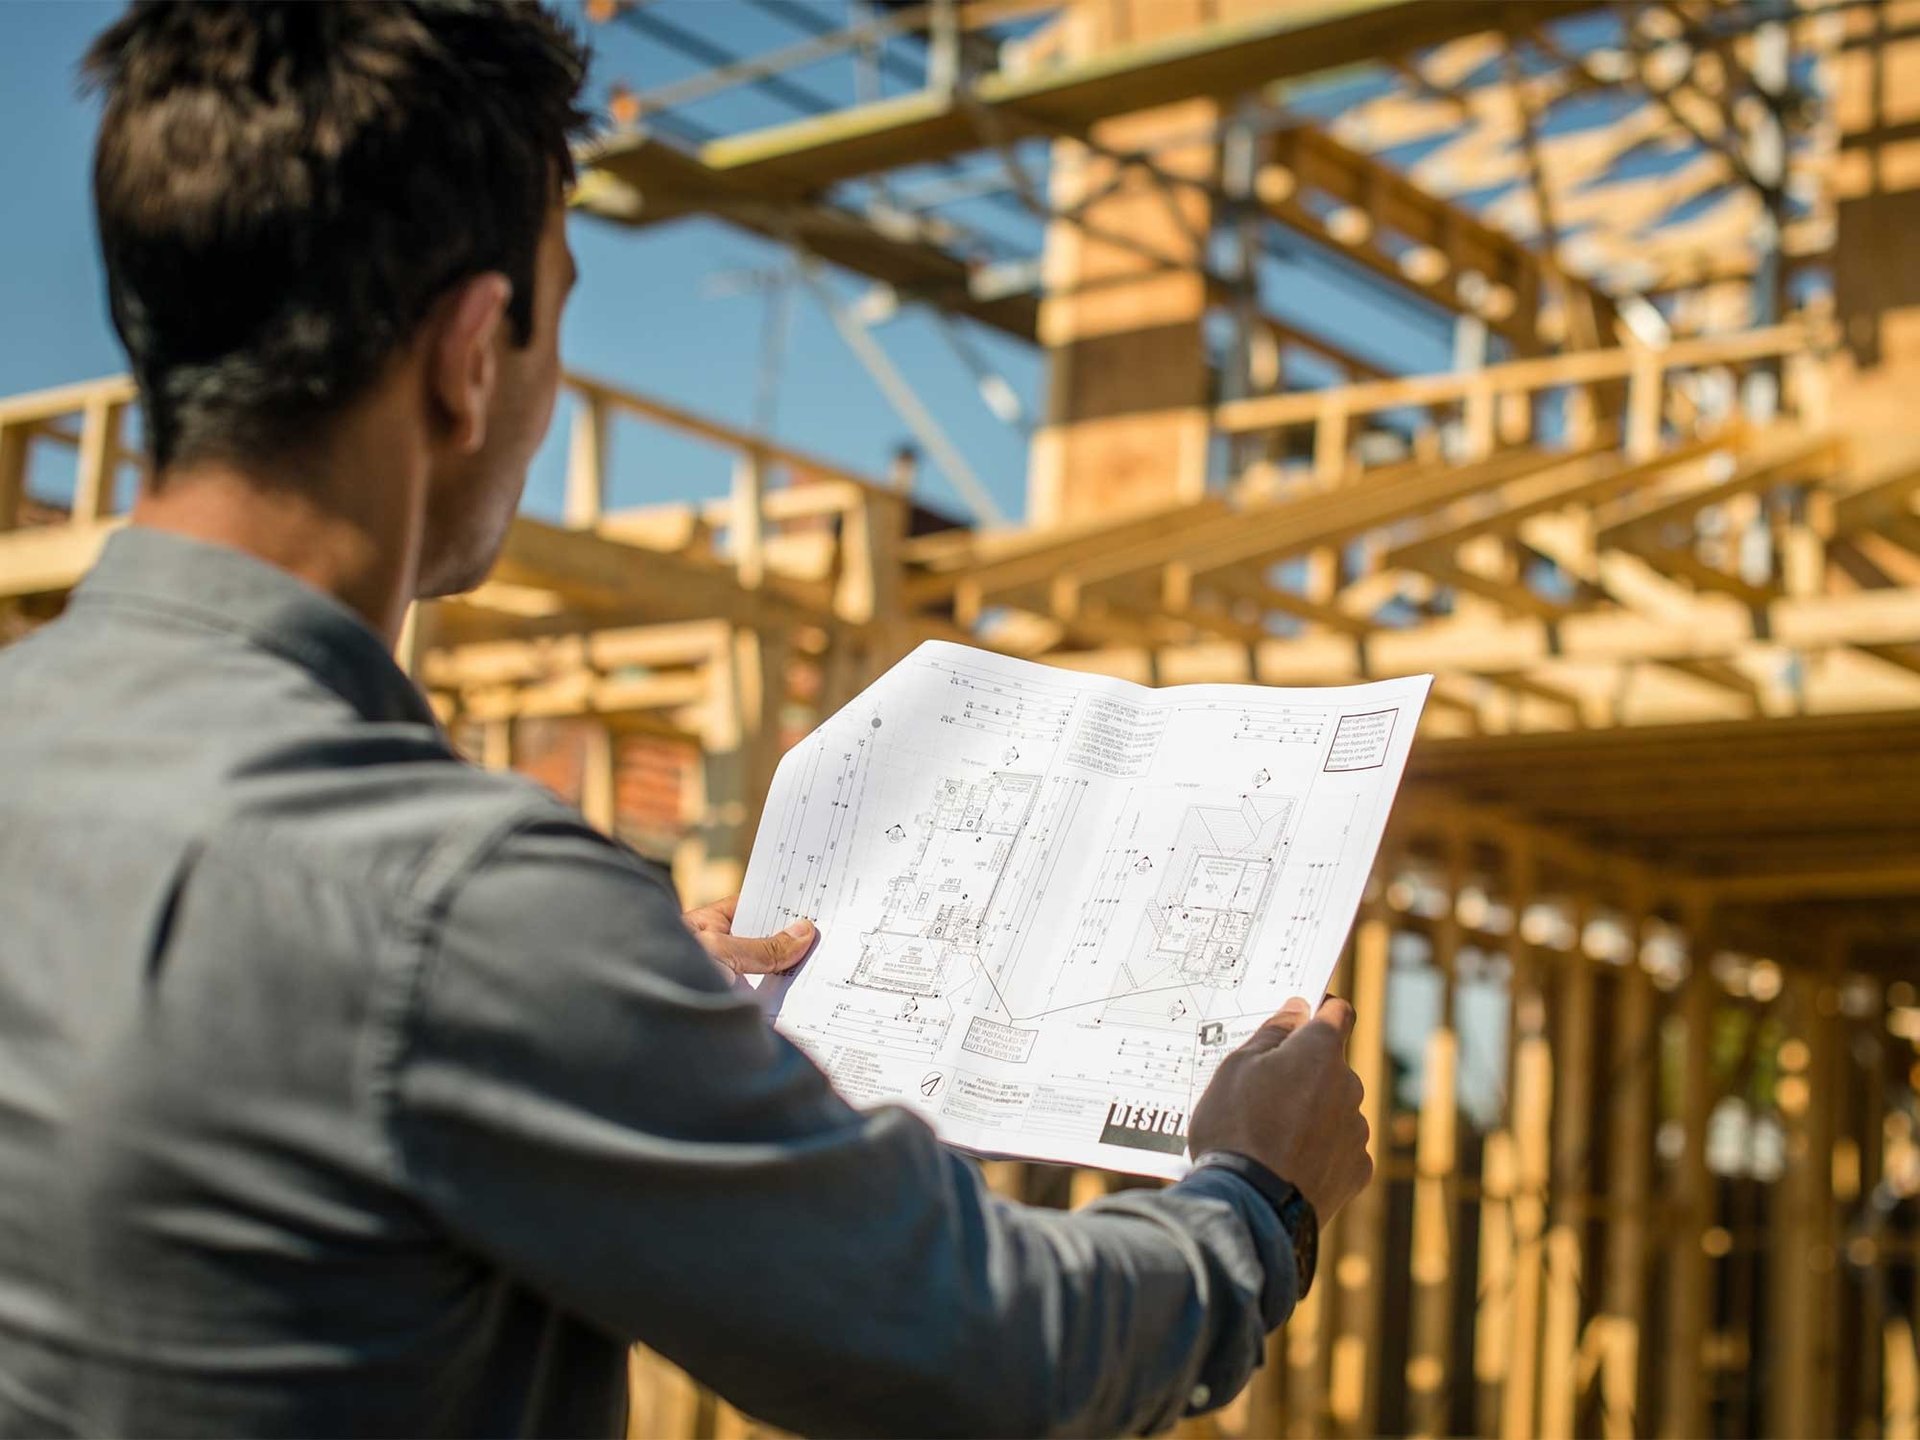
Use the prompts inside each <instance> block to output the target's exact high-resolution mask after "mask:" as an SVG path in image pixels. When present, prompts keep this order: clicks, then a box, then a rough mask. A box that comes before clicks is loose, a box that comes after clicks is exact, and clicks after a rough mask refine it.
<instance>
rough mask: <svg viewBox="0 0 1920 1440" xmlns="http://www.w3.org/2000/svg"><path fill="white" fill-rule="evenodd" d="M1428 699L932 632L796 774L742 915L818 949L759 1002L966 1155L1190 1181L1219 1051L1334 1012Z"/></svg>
mask: <svg viewBox="0 0 1920 1440" xmlns="http://www.w3.org/2000/svg"><path fill="white" fill-rule="evenodd" d="M1429 683H1430V681H1429V677H1426V676H1415V677H1412V678H1408V679H1403V680H1388V681H1381V682H1378V683H1375V684H1372V685H1358V686H1352V687H1348V688H1344V689H1300V690H1281V689H1274V688H1270V687H1266V686H1255V685H1185V686H1173V687H1169V688H1167V689H1159V690H1155V689H1148V688H1146V687H1144V686H1139V685H1132V684H1129V683H1127V682H1126V681H1123V680H1114V679H1110V678H1108V677H1106V676H1099V675H1083V674H1079V673H1077V672H1074V671H1070V670H1058V669H1054V668H1051V667H1049V666H1043V665H1035V664H1032V663H1029V662H1027V661H1023V660H1013V659H1008V658H1006V657H1004V656H1000V655H994V654H991V653H988V652H986V651H980V650H973V649H970V648H968V647H966V646H964V645H953V644H948V643H946V642H943V641H929V642H927V643H926V644H924V645H922V646H921V647H920V648H919V649H917V650H915V651H914V652H913V654H911V655H909V656H908V657H907V658H906V659H905V660H903V661H901V662H900V663H899V664H898V665H896V666H894V668H893V669H891V670H889V671H888V672H887V673H886V674H885V675H883V676H881V677H880V679H879V680H878V681H876V682H875V683H874V684H873V685H872V686H871V687H870V688H868V689H867V690H866V691H865V692H864V693H862V694H861V695H860V696H859V697H858V698H857V699H855V700H854V701H852V702H851V703H850V704H848V705H847V706H845V707H844V708H843V709H841V710H840V711H839V712H838V713H836V714H835V715H833V716H832V717H830V718H829V719H828V720H827V721H826V722H825V723H823V724H822V725H821V726H820V728H819V729H818V730H816V731H814V732H813V734H811V735H810V736H808V737H807V738H806V739H805V740H803V741H802V742H801V743H800V744H799V745H797V746H795V747H794V748H793V749H792V750H791V751H789V752H788V754H787V756H786V758H785V759H783V760H782V761H781V763H780V768H779V771H778V773H777V774H776V775H775V777H774V782H773V787H772V789H771V791H770V793H769V795H768V799H767V806H766V811H765V814H764V816H763V818H762V820H761V823H760V833H759V836H758V837H757V839H756V840H755V842H754V847H753V855H752V857H751V859H750V861H749V863H748V866H747V876H746V883H745V885H744V886H743V888H742V891H741V896H740V904H739V908H738V911H737V912H736V915H735V918H734V924H735V926H736V928H737V929H738V930H739V931H740V932H741V933H743V934H755V935H765V934H771V933H772V932H773V931H775V930H778V929H780V928H781V927H782V926H784V925H786V924H787V922H788V921H790V920H793V919H796V918H799V917H801V916H805V917H807V918H809V919H812V920H813V921H815V922H816V923H817V924H818V925H819V927H820V936H821V938H820V943H819V945H818V947H817V948H816V950H815V952H814V954H813V955H812V956H811V957H810V958H809V959H808V960H807V962H806V964H805V965H804V966H802V967H801V969H800V971H799V972H798V973H797V974H796V975H795V976H794V977H792V978H791V979H789V980H781V981H774V982H770V983H768V984H766V985H763V986H762V987H761V992H760V993H761V996H762V999H763V1001H764V1002H765V1003H766V1004H767V1007H768V1009H769V1011H770V1012H771V1013H773V1014H774V1015H775V1017H776V1018H775V1023H776V1024H777V1025H778V1026H779V1028H780V1029H781V1031H782V1032H783V1033H785V1034H786V1035H788V1036H789V1037H791V1038H792V1039H793V1040H794V1041H795V1042H796V1043H797V1044H799V1045H800V1046H801V1047H802V1048H803V1049H805V1050H806V1051H807V1053H808V1054H809V1055H811V1056H812V1057H813V1058H814V1059H815V1060H816V1061H817V1062H818V1063H819V1064H820V1066H821V1067H822V1068H823V1069H825V1070H826V1072H827V1073H828V1075H830V1076H831V1077H833V1079H834V1081H835V1083H836V1084H837V1085H838V1086H839V1087H840V1088H841V1090H842V1091H843V1092H844V1093H845V1094H847V1095H848V1096H849V1098H851V1099H854V1100H856V1101H858V1102H859V1103H862V1104H868V1103H875V1102H880V1101H894V1102H897V1103H899V1104H902V1105H907V1106H909V1107H911V1108H912V1109H914V1110H915V1111H917V1112H918V1113H919V1114H921V1115H923V1116H925V1117H926V1118H927V1120H929V1121H930V1122H931V1123H932V1124H933V1126H934V1128H935V1129H936V1130H937V1131H938V1132H939V1133H940V1135H941V1137H942V1138H943V1139H945V1140H947V1141H948V1142H949V1143H951V1144H955V1145H959V1146H961V1147H963V1148H966V1149H970V1150H974V1151H977V1152H980V1153H982V1154H991V1155H1008V1156H1016V1157H1020V1158H1024V1159H1033V1160H1048V1161H1057V1162H1065V1163H1072V1164H1078V1165H1096V1166H1103V1167H1105V1168H1107V1169H1113V1170H1124V1171H1131V1172H1134V1173H1138V1174H1145V1175H1161V1176H1177V1175H1179V1174H1181V1173H1183V1172H1184V1170H1185V1168H1186V1165H1187V1155H1186V1150H1187V1122H1188V1117H1189V1116H1190V1115H1191V1114H1192V1111H1193V1106H1194V1103H1195V1101H1197V1100H1198V1099H1199V1097H1200V1093H1201V1091H1202V1090H1204V1089H1205V1088H1206V1083H1207V1081H1208V1079H1209V1078H1210V1077H1211V1076H1212V1074H1213V1070H1214V1067H1215V1066H1216V1065H1218V1063H1219V1061H1220V1058H1221V1056H1223V1055H1224V1054H1226V1053H1227V1052H1228V1051H1229V1050H1231V1049H1232V1048H1233V1047H1234V1046H1235V1045H1238V1044H1239V1043H1240V1042H1241V1041H1242V1040H1244V1039H1245V1038H1246V1037H1247V1036H1248V1035H1249V1034H1250V1033H1252V1031H1253V1030H1254V1028H1255V1027H1256V1026H1258V1025H1259V1023H1260V1022H1261V1020H1263V1019H1265V1018H1266V1017H1267V1016H1268V1015H1271V1014H1272V1013H1273V1012H1274V1011H1275V1010H1278V1009H1279V1008H1280V1006H1281V1005H1283V1004H1284V1003H1285V1002H1286V1001H1287V1000H1288V999H1289V998H1291V997H1293V996H1296V995H1304V996H1307V997H1308V998H1310V999H1317V998H1318V997H1319V996H1320V995H1321V994H1323V993H1324V992H1325V989H1326V985H1327V980H1328V977H1329V976H1330V975H1331V974H1332V972H1333V967H1334V964H1335V962H1336V961H1337V959H1338V958H1339V954H1340V949H1341V946H1342V945H1343V943H1344V942H1345V939H1346V934H1347V931H1348V929H1349V927H1350V926H1351V925H1352V923H1353V917H1354V913H1355V911H1356V910H1357V909H1358V907H1359V903H1360V897H1361V891H1362V888H1363V887H1364V886H1365V884H1366V878H1367V872H1368V871H1369V869H1371V867H1372V865H1373V859H1374V854H1375V852H1376V851H1377V850H1378V849H1379V845H1380V837H1381V834H1382V832H1383V830H1384V829H1385V826H1386V821H1387V812H1388V809H1389V807H1390V806H1391V804H1392V801H1393V795H1394V791H1395V790H1396V789H1397V788H1398V786H1399V783H1400V775H1401V771H1402V770H1403V769H1404V768H1405V765H1406V759H1407V749H1408V746H1409V745H1410V744H1411V742H1412V739H1413V732H1414V726H1415V724H1416V723H1417V722H1418V720H1419V718H1420V709H1421V706H1422V704H1423V703H1424V702H1425V700H1426V694H1427V687H1428V685H1429Z"/></svg>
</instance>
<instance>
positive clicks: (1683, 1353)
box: [1659, 896, 1714, 1440]
mask: <svg viewBox="0 0 1920 1440" xmlns="http://www.w3.org/2000/svg"><path fill="white" fill-rule="evenodd" d="M1686 921H1687V925H1686V928H1687V960H1688V965H1689V969H1688V974H1687V979H1686V987H1685V989H1684V991H1683V992H1682V995H1681V999H1680V1017H1681V1026H1682V1029H1683V1031H1684V1034H1685V1055H1684V1058H1683V1061H1682V1072H1681V1082H1680V1094H1681V1098H1680V1124H1681V1131H1682V1135H1683V1137H1684V1144H1683V1148H1682V1152H1681V1158H1680V1161H1679V1164H1678V1165H1677V1166H1676V1167H1675V1172H1674V1177H1673V1190H1672V1197H1671V1200H1672V1203H1671V1204H1670V1205H1669V1207H1668V1215H1669V1220H1668V1231H1667V1301H1666V1314H1667V1326H1666V1333H1667V1344H1666V1354H1665V1355H1664V1357H1663V1360H1664V1364H1665V1370H1666V1384H1665V1386H1664V1392H1665V1393H1664V1395H1663V1398H1662V1406H1661V1415H1660V1426H1659V1434H1660V1436H1661V1437H1662V1440H1693V1437H1696V1436H1700V1435H1705V1434H1706V1433H1707V1396H1706V1387H1705V1385H1704V1383H1703V1378H1702V1377H1703V1375H1704V1373H1705V1370H1704V1367H1705V1364H1706V1336H1707V1326H1708V1323H1709V1320H1710V1318H1711V1317H1710V1309H1709V1304H1710V1299H1711V1296H1710V1293H1709V1286H1710V1285H1711V1283H1712V1279H1713V1270H1712V1266H1711V1264H1710V1263H1709V1260H1708V1256H1707V1252H1706V1249H1705V1246H1704V1244H1703V1240H1704V1237H1705V1235H1706V1231H1707V1226H1708V1224H1709V1223H1710V1222H1711V1220H1712V1216H1713V1202H1714V1196H1713V1175H1712V1172H1711V1171H1709V1170H1708V1169H1707V1121H1708V1119H1709V1117H1710V1116H1711V1115H1712V1113H1713V1077H1712V1075H1711V1074H1710V1073H1709V1069H1708V1067H1709V1065H1710V1063H1711V1058H1712V1057H1711V1051H1710V1041H1711V1038H1712V1037H1711V1035H1710V1034H1709V1031H1710V1029H1711V1027H1712V1024H1713V1014H1714V981H1713V975H1712V972H1711V970H1710V968H1709V967H1710V963H1711V961H1712V959H1713V947H1714V939H1713V932H1712V928H1711V926H1712V912H1711V910H1710V908H1709V905H1708V903H1707V902H1706V900H1705V899H1704V897H1701V896H1695V897H1693V898H1691V899H1690V902H1689V904H1688V906H1687V910H1686Z"/></svg>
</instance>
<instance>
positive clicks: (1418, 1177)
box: [1406, 827, 1466, 1435]
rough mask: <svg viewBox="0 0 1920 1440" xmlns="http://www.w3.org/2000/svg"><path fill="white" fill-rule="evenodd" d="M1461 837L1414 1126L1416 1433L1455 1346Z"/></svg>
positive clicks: (1433, 1416)
mask: <svg viewBox="0 0 1920 1440" xmlns="http://www.w3.org/2000/svg"><path fill="white" fill-rule="evenodd" d="M1465 849H1466V837H1465V835H1464V834H1462V833H1461V831H1460V830H1459V829H1458V828H1457V827H1452V828H1449V830H1448V831H1447V834H1446V855H1447V864H1446V887H1447V909H1446V913H1445V914H1444V915H1443V916H1441V918H1440V920H1439V921H1438V923H1436V924H1435V926H1434V931H1433V959H1434V964H1435V966H1436V967H1438V969H1439V971H1440V974H1441V1001H1440V1022H1439V1024H1438V1025H1436V1026H1435V1027H1434V1029H1433V1033H1432V1034H1430V1035H1429V1036H1428V1037H1427V1047H1426V1055H1425V1063H1424V1065H1423V1068H1422V1079H1421V1093H1420V1119H1419V1129H1418V1131H1417V1133H1416V1138H1415V1142H1414V1180H1413V1257H1412V1266H1413V1300H1412V1312H1413V1313H1412V1315H1411V1317H1410V1320H1411V1326H1412V1335H1411V1338H1410V1340H1409V1342H1408V1346H1407V1370H1406V1384H1407V1416H1408V1424H1409V1427H1410V1428H1411V1430H1412V1432H1413V1433H1414V1434H1415V1435H1441V1434H1445V1433H1447V1431H1448V1428H1449V1427H1448V1423H1447V1404H1446V1401H1447V1361H1448V1357H1449V1356H1450V1355H1451V1353H1452V1349H1453V1197H1452V1193H1451V1192H1452V1185H1453V1180H1454V1171H1455V1166H1456V1161H1457V1153H1458V1145H1457V1134H1456V1115H1457V1109H1456V1096H1455V1084H1454V1082H1455V1078H1456V1069H1457V1062H1458V1059H1459V1040H1458V1038H1457V1036H1456V1034H1455V1032H1454V1028H1453V1004H1454V965H1455V961H1456V959H1457V957H1458V953H1459V949H1460V920H1459V915H1458V908H1457V907H1458V904H1459V898H1460V886H1461V881H1462V877H1463V873H1464V869H1465V858H1466V857H1465Z"/></svg>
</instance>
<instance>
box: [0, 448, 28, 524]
mask: <svg viewBox="0 0 1920 1440" xmlns="http://www.w3.org/2000/svg"><path fill="white" fill-rule="evenodd" d="M32 438H33V437H32V434H31V432H30V431H29V430H28V429H27V427H26V426H25V425H0V531H6V530H11V529H13V528H14V527H15V526H17V525H18V524H19V523H20V504H21V502H22V501H23V500H25V499H26V498H27V459H28V453H29V448H30V444H31V441H32Z"/></svg>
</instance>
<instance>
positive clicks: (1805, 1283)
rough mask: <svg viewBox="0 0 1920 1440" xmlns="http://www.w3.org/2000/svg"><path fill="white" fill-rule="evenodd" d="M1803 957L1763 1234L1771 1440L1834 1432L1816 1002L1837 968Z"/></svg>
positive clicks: (1823, 1078) (1825, 1074)
mask: <svg viewBox="0 0 1920 1440" xmlns="http://www.w3.org/2000/svg"><path fill="white" fill-rule="evenodd" d="M1801 958H1802V960H1803V963H1801V964H1798V965H1795V966H1794V967H1793V968H1792V969H1791V970H1790V971H1789V972H1788V975H1787V982H1786V984H1787V1000H1788V1005H1787V1007H1786V1008H1787V1010H1788V1013H1789V1015H1790V1016H1791V1018H1792V1026H1793V1038H1792V1039H1790V1040H1789V1041H1788V1042H1787V1044H1786V1045H1783V1046H1782V1047H1781V1048H1782V1051H1783V1052H1788V1053H1786V1054H1784V1055H1783V1057H1782V1064H1781V1067H1780V1069H1781V1073H1780V1077H1779V1079H1778V1080H1777V1081H1776V1082H1775V1097H1776V1100H1777V1102H1778V1109H1779V1112H1780V1119H1781V1124H1782V1126H1783V1127H1784V1129H1785V1131H1786V1164H1785V1168H1784V1169H1783V1171H1782V1173H1781V1177H1780V1183H1779V1184H1778V1185H1777V1186H1775V1188H1774V1193H1775V1197H1776V1199H1775V1204H1776V1205H1777V1206H1778V1207H1779V1208H1778V1210H1777V1211H1776V1212H1775V1214H1774V1215H1773V1217H1772V1223H1771V1224H1770V1225H1769V1226H1768V1229H1769V1232H1770V1235H1769V1239H1770V1242H1771V1245H1770V1248H1771V1252H1772V1253H1771V1256H1770V1261H1771V1263H1770V1264H1769V1266H1768V1272H1769V1279H1770V1282H1771V1285H1770V1288H1771V1291H1772V1293H1771V1295H1770V1296H1769V1302H1770V1305H1769V1309H1770V1317H1769V1318H1770V1329H1771V1339H1772V1354H1771V1356H1770V1358H1769V1364H1768V1367H1767V1374H1768V1380H1769V1384H1768V1386H1767V1411H1768V1415H1767V1424H1768V1429H1769V1430H1771V1431H1772V1432H1773V1433H1774V1434H1776V1435H1824V1434H1831V1433H1833V1428H1834V1406H1833V1404H1832V1401H1831V1387H1830V1382H1831V1379H1832V1374H1833V1332H1834V1326H1835V1323H1836V1321H1837V1318H1838V1317H1837V1315H1836V1314H1835V1311H1834V1304H1833V1302H1834V1300H1835V1298H1836V1297H1835V1296H1834V1295H1833V1294H1832V1287H1831V1285H1830V1284H1829V1283H1828V1278H1829V1277H1831V1276H1832V1275H1833V1274H1834V1273H1835V1267H1836V1261H1837V1255H1836V1253H1835V1250H1836V1247H1835V1232H1834V1226H1833V1211H1832V1206H1833V1134H1834V1118H1835V1110H1836V1108H1837V1106H1838V1104H1839V1100H1838V1098H1837V1092H1838V1091H1839V1089H1840V1085H1839V1082H1840V1079H1841V1076H1840V1058H1841V1057H1840V1054H1839V1046H1838V1043H1837V1041H1838V1038H1839V1037H1838V1035H1837V1033H1836V1029H1837V1027H1836V1024H1835V1021H1836V1020H1837V1018H1838V1017H1837V1015H1836V1014H1834V1013H1832V1011H1833V1010H1837V1006H1834V1007H1831V1008H1830V1007H1829V1006H1827V1005H1824V1004H1823V1003H1822V1001H1823V997H1825V998H1830V997H1831V993H1832V992H1831V987H1832V985H1833V982H1834V980H1835V979H1837V978H1838V977H1837V973H1835V972H1837V970H1838V965H1837V964H1836V963H1834V962H1835V960H1836V959H1837V957H1835V956H1832V955H1830V954H1823V955H1822V956H1821V957H1820V960H1821V962H1822V963H1817V964H1815V965H1812V966H1809V965H1807V964H1805V963H1804V960H1805V957H1801ZM1829 965H1831V966H1832V970H1829V969H1828V966H1829ZM1823 1011H1825V1012H1827V1013H1823ZM1796 1042H1797V1043H1796ZM1789 1046H1791V1047H1792V1049H1791V1051H1789V1048H1788V1047H1789Z"/></svg>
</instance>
